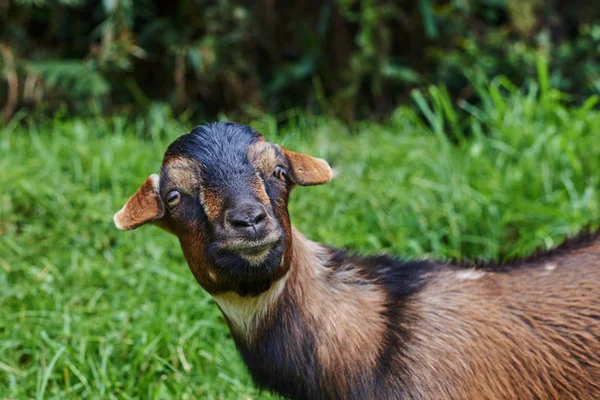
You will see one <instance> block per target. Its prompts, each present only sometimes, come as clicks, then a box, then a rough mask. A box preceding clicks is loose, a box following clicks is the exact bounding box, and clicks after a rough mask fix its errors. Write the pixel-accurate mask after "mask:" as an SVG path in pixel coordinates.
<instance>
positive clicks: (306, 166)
mask: <svg viewBox="0 0 600 400" xmlns="http://www.w3.org/2000/svg"><path fill="white" fill-rule="evenodd" d="M281 149H282V150H283V154H284V155H285V158H287V160H288V161H289V163H290V171H289V174H290V178H292V180H293V181H294V182H296V183H297V184H298V185H302V186H313V185H322V184H324V183H327V182H329V181H330V180H331V178H333V171H332V170H331V167H330V166H329V164H328V163H327V161H325V160H323V159H322V158H315V157H311V156H309V155H308V154H303V153H296V152H295V151H291V150H288V149H285V148H283V147H282V148H281Z"/></svg>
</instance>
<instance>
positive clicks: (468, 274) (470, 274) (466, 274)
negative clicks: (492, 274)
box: [456, 268, 485, 281]
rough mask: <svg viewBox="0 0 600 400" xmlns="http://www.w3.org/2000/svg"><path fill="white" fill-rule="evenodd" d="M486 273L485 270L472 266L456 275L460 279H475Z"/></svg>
mask: <svg viewBox="0 0 600 400" xmlns="http://www.w3.org/2000/svg"><path fill="white" fill-rule="evenodd" d="M484 275H485V271H479V270H476V269H474V268H471V269H468V270H466V271H460V272H459V273H457V274H456V277H457V278H458V279H464V280H470V281H475V280H477V279H480V278H481V277H483V276H484Z"/></svg>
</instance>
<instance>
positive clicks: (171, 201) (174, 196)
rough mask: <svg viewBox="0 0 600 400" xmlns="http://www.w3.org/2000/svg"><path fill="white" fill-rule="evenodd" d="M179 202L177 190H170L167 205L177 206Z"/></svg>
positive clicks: (179, 195) (179, 196)
mask: <svg viewBox="0 0 600 400" xmlns="http://www.w3.org/2000/svg"><path fill="white" fill-rule="evenodd" d="M179 200H181V194H180V193H179V192H178V191H177V190H171V191H170V192H169V193H168V194H167V204H168V205H169V207H173V206H175V205H177V203H179Z"/></svg>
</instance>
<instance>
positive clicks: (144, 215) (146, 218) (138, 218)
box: [113, 174, 165, 231]
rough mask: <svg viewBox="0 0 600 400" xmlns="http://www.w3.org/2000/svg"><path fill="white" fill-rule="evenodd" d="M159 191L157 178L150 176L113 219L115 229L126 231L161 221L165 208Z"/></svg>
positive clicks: (153, 175)
mask: <svg viewBox="0 0 600 400" xmlns="http://www.w3.org/2000/svg"><path fill="white" fill-rule="evenodd" d="M159 189H160V178H159V176H158V175H156V174H152V175H150V176H149V177H148V179H146V181H145V182H144V183H143V184H142V186H141V187H140V188H139V189H138V190H137V191H136V192H135V193H134V194H133V196H131V197H130V198H129V200H127V203H125V205H124V206H123V208H122V209H121V210H120V211H119V212H117V213H116V214H115V216H114V217H113V220H114V221H115V225H116V227H117V228H119V229H122V230H126V231H128V230H130V229H135V228H137V227H140V226H142V225H144V224H146V223H148V222H154V221H157V220H159V219H161V218H162V217H163V216H164V214H165V207H164V204H163V202H162V199H161V198H160V194H159Z"/></svg>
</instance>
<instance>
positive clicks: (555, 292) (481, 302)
mask: <svg viewBox="0 0 600 400" xmlns="http://www.w3.org/2000/svg"><path fill="white" fill-rule="evenodd" d="M599 264H600V248H599V246H598V245H597V244H594V245H593V246H591V247H590V248H588V249H586V250H585V251H583V252H581V251H579V252H577V253H574V254H565V255H563V256H562V257H558V258H557V259H554V260H552V261H550V262H545V263H538V264H530V265H526V266H522V267H521V268H519V269H516V270H514V271H512V272H510V273H503V272H494V271H489V272H484V274H483V275H480V276H481V277H480V278H479V279H463V278H461V276H460V273H461V272H462V271H461V270H456V269H454V268H448V269H445V270H444V271H443V272H440V273H439V274H436V275H435V276H434V277H433V278H432V279H431V282H430V284H429V285H428V286H427V287H426V288H425V290H423V291H422V292H421V293H420V294H419V295H418V296H417V298H415V299H414V301H412V302H411V304H410V311H411V314H412V315H413V318H414V321H415V323H414V324H412V325H411V326H410V327H409V331H410V335H411V340H410V341H409V343H410V344H411V345H410V346H409V347H408V351H407V354H405V355H403V356H402V359H399V360H398V362H401V363H404V364H406V365H407V367H408V371H407V375H408V376H410V377H411V378H410V382H411V390H412V391H413V392H414V393H415V394H418V396H416V398H423V399H430V398H434V397H433V395H434V394H437V396H441V397H443V398H449V399H463V398H464V399H471V398H477V399H516V398H519V399H566V398H572V399H593V398H600V296H599V295H598V293H599V289H600V268H599V267H598V265H599ZM438 398H439V397H438Z"/></svg>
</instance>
